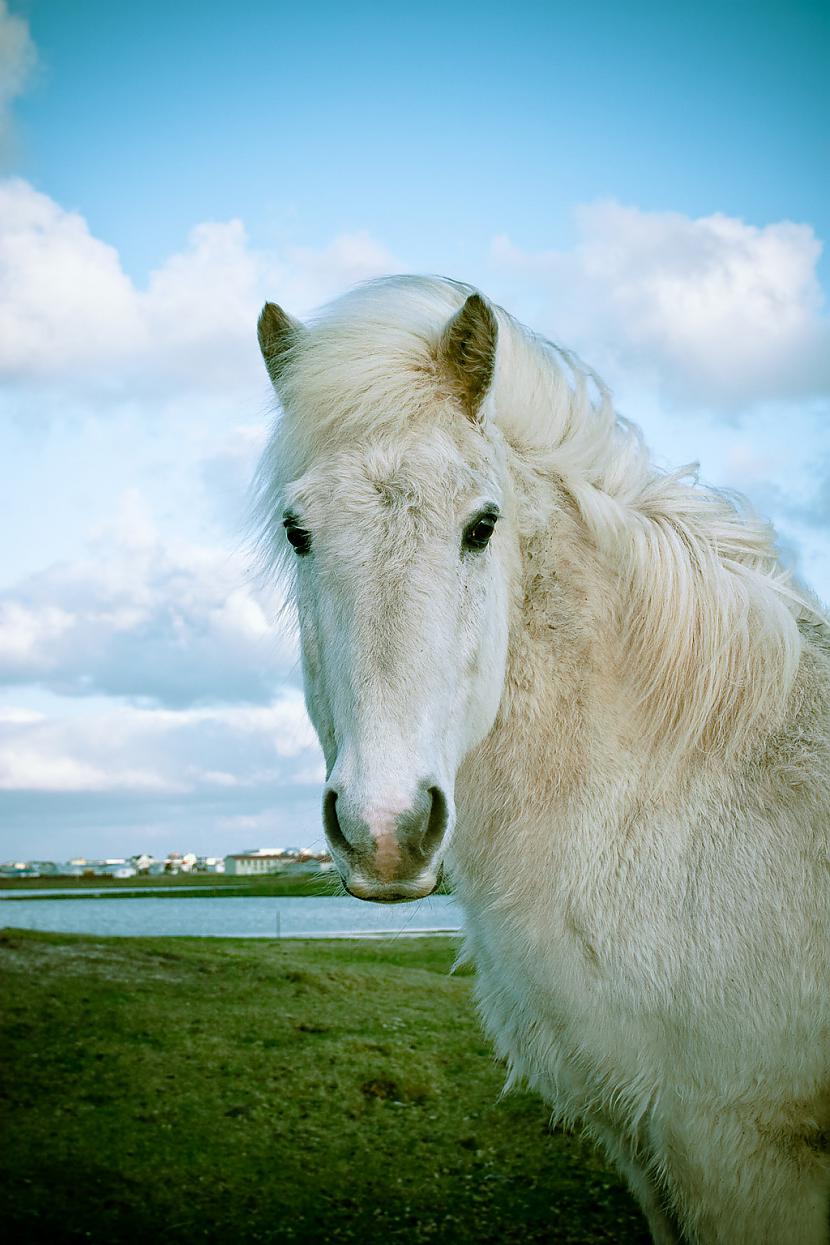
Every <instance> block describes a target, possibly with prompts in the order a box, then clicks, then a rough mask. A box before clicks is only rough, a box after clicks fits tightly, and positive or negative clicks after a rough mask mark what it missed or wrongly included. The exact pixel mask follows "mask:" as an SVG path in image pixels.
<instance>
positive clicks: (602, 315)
mask: <svg viewBox="0 0 830 1245" xmlns="http://www.w3.org/2000/svg"><path fill="white" fill-rule="evenodd" d="M828 53H830V5H828V4H827V3H823V4H812V5H807V4H787V5H784V4H759V3H755V4H743V3H734V4H723V3H720V4H717V5H714V4H711V5H710V4H696V5H691V4H677V5H673V6H664V5H659V6H658V5H656V4H630V5H625V6H622V5H618V4H586V5H582V6H575V5H565V4H557V3H548V4H545V5H539V4H527V3H518V4H514V5H512V6H503V5H500V6H488V5H486V4H475V5H472V4H464V3H462V4H455V5H452V6H446V5H434V4H429V3H427V4H422V5H420V6H418V7H417V10H412V11H407V12H406V13H402V14H396V13H394V12H393V11H392V10H390V9H389V7H388V6H385V5H384V6H381V5H376V4H356V5H353V6H351V7H347V6H342V5H328V4H318V5H315V6H311V7H309V8H307V9H303V10H300V8H299V7H298V6H294V5H281V4H275V3H246V4H242V5H240V6H238V7H237V9H236V10H235V11H234V12H233V13H232V14H230V15H229V14H228V13H227V11H226V9H225V8H224V7H223V8H220V7H219V6H215V5H212V4H210V3H205V2H203V3H200V4H195V3H189V2H179V3H173V4H170V3H167V4H161V3H156V2H154V0H153V2H145V3H143V4H142V5H140V6H133V7H132V8H128V7H126V6H115V5H112V4H110V3H99V2H98V0H78V2H77V3H74V4H72V5H59V4H55V3H52V2H49V0H28V2H26V3H24V2H23V0H20V2H16V0H0V161H2V165H0V490H2V493H3V497H4V510H5V512H6V513H7V514H9V515H11V523H12V528H11V530H12V532H13V539H12V540H10V541H8V542H4V547H3V548H2V549H0V858H8V857H17V858H19V857H47V858H55V857H65V856H68V855H70V854H76V853H79V854H85V855H93V854H102V853H103V854H121V853H124V852H132V851H136V852H137V851H140V850H155V851H157V852H158V851H162V850H168V849H172V848H176V849H178V850H182V851H185V850H190V849H192V850H195V851H203V852H208V851H211V852H224V851H230V850H235V849H237V848H239V847H244V846H248V845H254V844H268V843H279V842H284V841H285V842H288V841H290V842H299V843H308V844H311V843H314V842H317V841H318V840H319V837H320V830H319V824H318V822H319V818H318V807H319V787H318V783H319V778H320V762H319V755H318V752H317V748H316V744H315V743H314V740H313V737H312V734H311V732H310V728H309V727H308V723H307V721H306V719H305V715H304V711H303V708H302V704H301V697H300V693H299V690H298V684H297V677H296V666H295V658H296V655H295V653H294V650H293V642H292V640H291V638H290V636H286V635H284V634H281V633H279V632H278V631H277V630H276V628H275V627H274V625H273V623H272V621H271V620H272V619H273V617H274V613H275V609H276V606H277V604H278V603H277V602H276V601H274V600H273V599H266V596H265V594H264V593H263V591H262V590H261V589H260V588H259V587H258V586H257V585H256V584H255V583H254V582H253V581H252V579H251V576H250V571H249V566H248V560H247V557H246V553H245V546H244V537H243V530H242V517H243V512H244V489H245V483H246V480H247V479H248V477H249V474H250V471H251V468H252V465H253V463H254V462H255V459H256V455H257V452H258V449H259V447H260V445H261V443H262V436H263V432H264V428H265V425H266V422H267V418H268V414H269V409H270V397H269V393H268V388H267V384H266V381H265V377H264V373H263V371H262V369H261V366H260V363H259V360H258V358H257V353H256V345H255V339H254V333H253V326H254V323H255V318H256V311H257V308H258V306H259V304H260V303H261V301H262V299H263V298H264V297H266V296H269V297H273V298H276V299H278V300H279V301H281V302H283V303H284V304H285V305H286V306H287V307H288V308H289V309H290V310H292V311H294V312H295V313H299V314H304V313H307V312H308V311H310V310H311V309H312V308H313V307H314V306H316V305H319V304H320V303H321V302H323V301H325V300H327V299H328V298H330V297H332V296H334V295H336V294H337V293H339V292H341V291H342V290H343V289H345V288H347V287H348V285H349V284H351V283H353V282H354V281H357V280H361V279H364V278H366V277H371V276H375V275H379V274H380V273H383V272H389V271H399V270H402V269H406V270H414V271H438V272H444V273H446V274H448V275H451V276H456V277H459V278H461V279H464V280H468V281H472V282H474V283H476V284H478V285H480V286H481V288H482V289H484V290H485V292H486V293H488V294H490V295H491V296H492V297H494V298H495V299H496V300H497V301H499V302H501V303H503V305H505V306H506V307H507V308H508V309H509V310H511V311H513V312H515V313H516V314H517V315H519V316H520V318H522V319H524V320H525V321H527V322H528V323H530V324H532V325H533V326H534V327H535V328H537V329H539V330H541V331H543V332H546V333H548V334H551V335H553V336H554V337H555V338H556V339H557V340H560V341H562V342H563V343H564V344H567V345H569V346H572V347H575V348H576V349H578V350H579V352H580V353H581V354H582V356H583V357H584V358H585V359H586V360H587V361H588V362H590V363H592V364H594V365H595V366H596V367H597V369H598V370H599V371H600V372H601V373H602V374H604V375H605V376H606V378H607V379H608V380H609V381H610V382H611V383H612V385H613V387H614V390H615V393H616V395H617V400H618V404H619V406H620V408H621V409H622V410H623V411H624V412H625V413H626V414H627V415H629V416H631V417H633V418H634V419H636V420H638V422H640V423H641V424H642V425H643V427H644V429H645V431H646V434H647V437H648V438H649V440H650V441H651V443H652V444H653V446H654V449H655V453H656V455H657V457H658V459H659V461H661V462H664V463H666V464H667V465H669V464H671V465H677V464H678V463H679V462H685V461H689V460H693V459H699V460H700V461H701V464H702V469H703V473H704V475H705V477H706V478H707V479H709V480H710V481H712V482H713V483H717V484H720V485H725V486H728V487H734V488H738V489H740V490H742V491H743V492H745V493H747V494H748V495H749V496H750V498H751V500H752V501H753V502H754V504H755V505H756V506H757V507H758V508H759V509H760V510H761V512H762V513H764V514H765V515H767V516H768V517H770V518H771V519H773V520H774V521H775V523H776V526H777V527H778V530H779V532H780V534H781V544H782V548H783V549H784V552H785V554H786V556H787V557H788V558H790V559H791V560H792V561H794V562H795V563H796V565H797V566H798V568H799V570H800V572H801V573H802V574H803V575H804V576H805V577H806V578H807V579H808V580H810V581H811V582H812V583H813V585H814V587H815V588H816V589H817V590H818V591H819V593H820V594H821V595H822V596H824V597H825V599H826V598H828V597H830V552H828V542H827V525H828V522H830V434H829V433H828V415H829V414H830V367H829V366H828V359H830V347H829V346H828V343H830V330H828V312H827V304H826V291H827V287H828V283H830V268H829V267H828V258H827V254H826V251H825V250H824V249H823V244H824V243H826V240H827V238H828V236H830V220H829V219H828V215H829V214H830V207H828V204H830V195H828V190H830V187H829V186H828V180H830V178H829V177H828V169H830V140H828V132H830V127H828V125H827V121H828V117H830V85H828V75H827V73H826V64H827V59H828Z"/></svg>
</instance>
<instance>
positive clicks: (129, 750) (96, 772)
mask: <svg viewBox="0 0 830 1245" xmlns="http://www.w3.org/2000/svg"><path fill="white" fill-rule="evenodd" d="M318 757H319V747H318V745H317V741H316V737H315V735H314V731H313V729H312V727H311V724H310V722H309V721H308V717H307V715H306V712H305V707H304V704H303V700H302V695H301V693H300V692H299V691H297V690H296V689H287V690H284V691H283V692H281V693H280V694H279V695H278V696H276V697H275V699H274V700H273V701H272V702H271V703H270V704H269V705H267V706H263V707H261V708H258V709H245V708H239V707H226V708H211V709H185V710H180V711H173V710H169V709H145V708H140V707H138V706H134V705H125V704H121V705H116V704H113V705H110V706H107V705H104V706H103V707H100V706H98V705H96V706H94V707H93V708H92V709H91V711H90V712H88V713H86V714H83V715H81V716H80V717H79V716H78V715H76V714H73V715H69V716H61V715H59V714H53V715H50V716H44V715H38V714H32V713H30V712H27V711H26V710H25V709H15V707H14V706H9V707H8V708H7V709H6V710H5V711H4V712H3V713H0V791H5V792H41V793H50V792H51V793H58V792H63V793H65V794H81V793H86V794H87V795H93V794H106V793H111V792H120V793H122V794H123V795H124V796H125V797H127V796H132V797H138V798H141V799H148V798H149V799H151V800H152V799H159V798H169V797H192V796H194V795H197V796H198V795H199V794H202V795H208V796H218V797H219V798H224V799H226V800H230V801H234V800H235V799H237V798H238V796H237V794H236V793H237V792H239V791H240V790H245V789H248V790H249V791H253V792H254V793H256V794H258V795H260V798H262V797H264V798H268V799H271V800H273V797H274V794H275V790H276V789H277V788H278V787H285V786H291V787H295V786H302V785H304V784H306V783H308V782H309V781H311V775H312V774H313V775H314V781H315V782H316V780H317V772H318V767H319V760H318ZM223 793H224V794H223Z"/></svg>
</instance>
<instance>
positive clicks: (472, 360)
mask: <svg viewBox="0 0 830 1245" xmlns="http://www.w3.org/2000/svg"><path fill="white" fill-rule="evenodd" d="M498 335H499V326H498V322H497V321H496V317H495V315H494V313H493V308H492V307H491V306H490V304H489V303H488V302H487V301H486V300H485V299H483V298H482V297H481V295H480V294H471V295H470V297H469V298H468V299H467V301H466V302H465V303H464V306H463V307H461V309H460V310H459V311H457V312H456V313H455V315H454V316H453V317H452V319H451V320H449V321H448V322H447V325H446V327H445V328H444V332H443V333H442V334H441V340H440V342H439V343H438V361H439V365H440V366H441V368H442V370H443V372H444V375H445V377H446V378H447V380H449V382H450V386H451V387H452V389H453V392H454V393H455V396H456V397H457V398H458V399H459V401H460V402H461V405H462V406H463V408H464V411H465V413H466V414H467V417H468V418H469V419H471V420H473V422H477V421H478V420H479V418H480V411H481V404H482V402H483V401H484V398H485V395H486V393H487V390H488V389H489V388H490V382H491V381H492V379H493V371H494V369H495V366H496V342H497V341H498Z"/></svg>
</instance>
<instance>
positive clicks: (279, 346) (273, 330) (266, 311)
mask: <svg viewBox="0 0 830 1245" xmlns="http://www.w3.org/2000/svg"><path fill="white" fill-rule="evenodd" d="M305 331H306V329H305V325H304V324H301V323H300V321H299V320H295V319H294V318H293V317H292V316H289V315H287V314H286V313H285V312H284V311H283V309H282V307H278V306H277V304H276V303H266V304H265V306H264V307H263V308H262V311H261V312H260V313H259V320H258V321H257V326H256V332H257V337H258V338H259V348H260V350H261V351H262V357H263V359H264V360H265V366H266V367H267V369H268V375H269V376H270V377H271V384H272V385H276V383H277V381H278V380H279V378H280V373H281V372H282V369H283V364H284V363H285V359H286V355H287V353H288V351H289V350H290V348H291V347H292V346H293V345H294V343H295V342H296V341H298V340H299V338H300V337H302V335H303V334H304V333H305Z"/></svg>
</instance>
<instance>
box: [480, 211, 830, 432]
mask: <svg viewBox="0 0 830 1245" xmlns="http://www.w3.org/2000/svg"><path fill="white" fill-rule="evenodd" d="M577 225H578V228H579V234H580V237H579V241H578V243H577V245H576V246H575V247H574V249H573V250H571V251H543V252H537V253H531V252H524V251H522V250H520V249H519V248H518V247H516V246H515V245H513V243H512V242H511V241H510V240H509V239H508V238H505V237H499V238H496V239H495V240H494V242H493V245H492V255H491V258H492V260H493V262H494V263H495V265H496V268H497V271H499V272H500V273H501V277H502V280H504V278H505V277H508V278H511V279H512V280H513V281H514V282H515V283H516V289H515V294H516V296H517V297H518V298H520V299H522V300H524V301H525V303H526V304H527V305H528V306H530V307H532V311H533V315H534V317H538V319H540V320H541V327H542V328H543V329H544V330H545V331H548V332H550V333H551V334H552V335H553V336H555V337H556V338H557V340H561V341H562V343H563V344H564V345H566V346H572V347H575V348H576V349H578V350H579V351H580V352H581V353H582V354H583V356H584V357H585V358H586V361H587V362H589V363H591V364H593V365H594V366H595V367H596V368H597V370H599V371H600V372H601V373H602V372H603V371H608V372H609V373H610V374H611V376H612V377H617V376H619V375H620V374H625V373H629V374H630V373H631V372H632V371H634V372H636V373H639V374H641V375H642V376H644V377H649V376H654V377H655V378H656V379H657V380H658V381H659V382H660V384H661V386H662V388H663V390H664V391H666V392H668V393H669V394H671V395H672V396H673V397H674V398H675V399H679V400H680V401H681V402H682V403H683V404H689V403H694V402H700V401H704V402H709V403H711V404H714V405H723V406H727V407H729V406H733V405H741V404H746V403H749V402H752V401H754V400H757V399H761V398H765V399H769V398H777V397H793V396H794V397H798V396H802V395H809V394H814V393H822V392H828V391H829V390H830V320H828V318H827V316H826V314H825V313H824V310H823V303H824V298H823V293H822V289H821V286H820V284H819V280H818V277H817V274H816V265H817V262H818V258H819V255H820V253H821V243H820V242H819V241H818V239H817V238H816V236H815V234H814V233H813V230H812V229H811V228H810V227H809V226H808V225H798V224H793V223H792V222H790V221H782V222H779V223H776V224H770V225H766V226H764V227H763V228H758V227H756V226H753V225H747V224H746V223H745V222H743V221H741V220H737V219H735V218H734V217H729V216H724V215H722V214H720V213H718V214H715V215H713V216H707V217H702V218H699V219H692V218H690V217H688V216H683V215H681V214H680V213H678V212H646V211H641V210H640V209H638V208H633V207H625V206H623V205H621V204H619V203H615V202H605V203H598V204H594V205H592V206H589V207H584V208H582V209H580V210H579V212H578V214H577Z"/></svg>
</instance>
